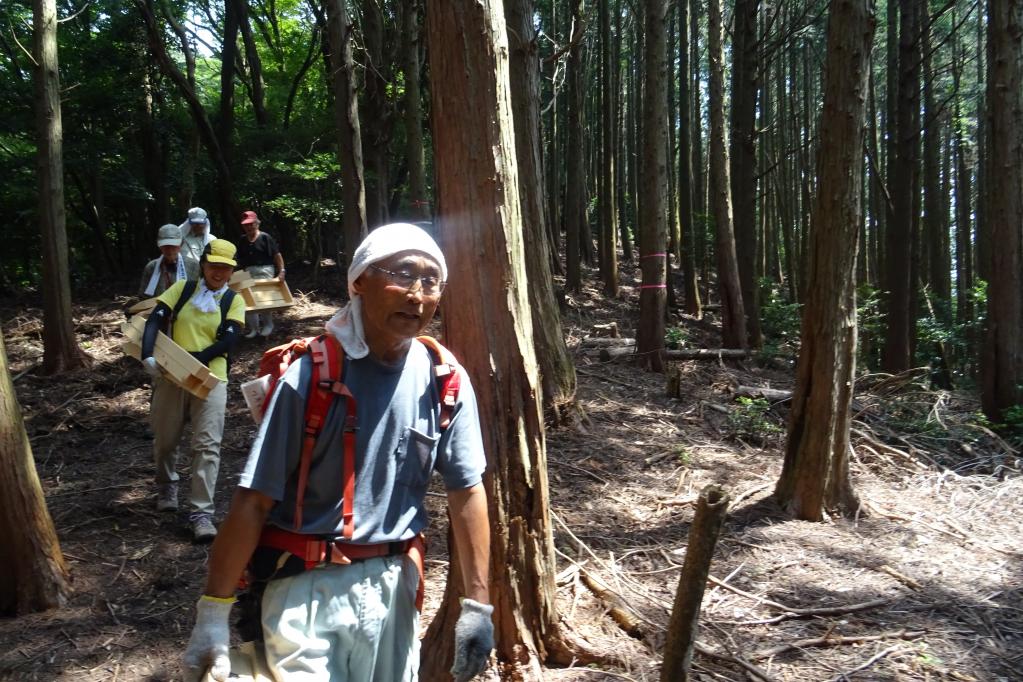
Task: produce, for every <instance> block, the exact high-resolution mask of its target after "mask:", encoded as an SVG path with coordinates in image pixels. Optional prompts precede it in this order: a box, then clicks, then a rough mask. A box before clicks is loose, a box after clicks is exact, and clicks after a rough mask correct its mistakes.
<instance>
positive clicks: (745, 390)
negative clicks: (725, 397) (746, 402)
mask: <svg viewBox="0 0 1023 682" xmlns="http://www.w3.org/2000/svg"><path fill="white" fill-rule="evenodd" d="M735 395H736V396H737V397H742V398H763V399H765V400H774V401H780V402H784V401H786V400H792V391H783V390H781V389H778V388H764V387H762V386H739V387H738V388H736V389H735Z"/></svg>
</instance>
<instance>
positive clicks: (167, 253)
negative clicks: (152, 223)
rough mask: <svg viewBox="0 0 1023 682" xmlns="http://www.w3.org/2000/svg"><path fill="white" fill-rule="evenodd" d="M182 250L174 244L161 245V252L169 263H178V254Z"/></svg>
mask: <svg viewBox="0 0 1023 682" xmlns="http://www.w3.org/2000/svg"><path fill="white" fill-rule="evenodd" d="M180 252H181V247H180V246H173V245H170V244H168V245H167V246H161V247H160V253H162V254H163V259H164V260H165V261H167V262H168V263H177V262H178V254H179V253H180Z"/></svg>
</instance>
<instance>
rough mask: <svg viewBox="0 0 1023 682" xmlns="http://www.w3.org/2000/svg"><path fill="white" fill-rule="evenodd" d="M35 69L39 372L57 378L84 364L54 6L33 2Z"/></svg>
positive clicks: (41, 0)
mask: <svg viewBox="0 0 1023 682" xmlns="http://www.w3.org/2000/svg"><path fill="white" fill-rule="evenodd" d="M32 17H33V29H34V43H33V57H34V58H35V62H36V63H35V69H34V70H33V76H34V81H35V118H36V140H37V145H38V146H37V148H36V169H37V171H38V174H39V176H38V177H39V204H38V206H39V231H40V233H41V237H42V240H41V242H42V243H41V246H42V256H43V373H44V374H57V373H60V372H64V371H67V370H71V369H75V368H77V367H82V366H83V365H86V364H88V363H89V358H88V356H86V355H85V353H84V352H83V351H82V349H81V348H79V347H78V341H77V340H76V339H75V322H74V319H73V318H72V317H71V274H70V272H69V271H68V245H67V231H66V226H65V215H64V153H63V144H64V127H63V123H62V121H61V114H60V76H59V72H58V66H57V8H56V5H55V4H54V2H53V1H52V0H36V2H34V3H33V4H32Z"/></svg>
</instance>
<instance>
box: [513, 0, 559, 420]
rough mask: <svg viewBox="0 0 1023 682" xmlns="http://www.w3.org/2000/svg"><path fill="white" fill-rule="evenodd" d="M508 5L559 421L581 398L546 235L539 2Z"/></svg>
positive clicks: (523, 168)
mask: <svg viewBox="0 0 1023 682" xmlns="http://www.w3.org/2000/svg"><path fill="white" fill-rule="evenodd" d="M504 8H505V18H506V20H507V25H508V43H509V50H510V52H509V83H510V87H511V105H512V114H513V116H514V126H515V156H516V160H517V161H518V179H519V185H518V190H519V206H520V210H521V212H522V230H523V232H524V235H523V236H524V246H523V248H524V249H525V259H526V260H525V263H526V273H527V276H528V281H529V310H530V313H531V315H532V319H533V334H534V338H533V343H534V345H535V348H536V356H537V360H538V361H539V363H540V378H541V380H542V382H543V406H544V410H545V411H546V412H547V413H548V414H550V415H551V416H552V417H553V419H554V421H556V422H557V421H560V419H561V414H562V412H563V410H564V409H565V408H567V407H568V406H569V405H570V404H572V403H574V402H575V389H576V378H575V365H574V364H573V362H572V358H571V356H570V355H569V354H568V347H567V346H566V345H565V335H564V331H563V330H562V327H561V313H560V312H559V310H558V302H557V299H556V297H555V295H554V278H553V276H552V275H551V266H550V263H551V254H550V245H549V243H548V241H547V237H546V235H547V230H548V227H547V221H548V218H547V204H546V202H545V201H544V193H543V188H544V177H543V170H544V169H543V165H542V163H541V156H540V71H539V60H538V59H537V49H538V46H537V40H536V31H535V29H534V28H533V12H534V8H533V1H532V0H505V6H504Z"/></svg>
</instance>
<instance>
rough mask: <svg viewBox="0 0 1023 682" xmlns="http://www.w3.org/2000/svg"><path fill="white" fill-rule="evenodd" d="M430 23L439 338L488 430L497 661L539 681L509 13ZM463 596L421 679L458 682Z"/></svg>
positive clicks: (430, 9) (538, 564) (444, 613)
mask: <svg viewBox="0 0 1023 682" xmlns="http://www.w3.org/2000/svg"><path fill="white" fill-rule="evenodd" d="M426 19H427V20H426V26H427V39H428V45H429V59H430V73H431V93H432V102H433V107H432V113H433V115H432V120H433V139H434V155H435V159H436V177H437V190H438V191H437V197H438V209H439V210H438V226H439V235H440V241H441V246H442V248H443V249H444V251H445V253H446V255H447V257H448V262H449V265H450V272H451V274H450V280H451V286H449V287H448V292H449V293H448V294H447V298H446V300H445V302H444V328H443V332H444V340H445V342H446V343H448V344H449V345H450V346H451V348H452V349H453V350H454V351H455V353H456V354H457V355H458V356H459V357H460V358H461V360H462V362H463V364H464V365H465V367H466V369H467V371H468V372H469V375H470V376H471V377H472V380H473V383H474V385H475V388H476V393H477V399H478V402H479V410H480V415H481V417H482V419H483V434H484V447H485V448H486V451H487V456H488V461H489V463H490V468H489V472H490V473H488V475H487V477H486V480H485V483H486V487H487V492H488V498H489V504H490V522H491V528H492V530H491V537H492V544H491V549H490V553H491V565H490V577H491V594H490V597H491V600H492V602H493V604H494V605H495V612H494V623H495V628H496V639H497V656H498V659H499V661H500V662H501V663H502V665H503V666H504V667H505V670H506V672H508V673H511V672H513V671H515V674H516V675H518V676H520V677H522V678H525V679H540V670H539V662H540V661H544V660H546V659H547V658H548V657H549V656H550V655H551V654H552V653H556V652H557V650H558V649H559V648H561V645H560V634H559V627H558V618H557V613H556V610H555V584H554V573H555V561H554V543H553V538H552V533H551V526H550V517H549V492H548V485H547V461H546V452H545V449H544V433H543V420H542V417H541V404H540V390H539V377H538V376H537V362H536V355H535V352H534V348H533V339H534V335H533V329H532V321H531V318H530V312H529V305H530V301H529V298H528V294H527V292H526V287H527V275H526V267H525V263H524V257H525V248H524V245H523V232H522V224H521V213H520V207H519V200H518V191H517V189H518V175H517V172H516V160H515V149H516V146H515V141H514V139H513V123H512V111H511V97H510V93H509V80H508V61H507V59H508V57H507V55H508V44H507V38H506V33H505V23H504V16H503V14H502V5H501V3H499V2H497V3H494V4H491V3H490V2H479V3H442V2H431V3H428V5H427V12H426ZM481 112H482V113H484V114H485V115H481ZM460 590H461V584H460V582H458V581H453V580H452V576H450V575H449V580H448V585H447V589H446V591H445V598H444V601H443V603H442V605H441V608H440V610H439V611H438V613H437V615H436V617H435V618H434V621H433V622H432V623H431V625H430V629H429V631H428V632H427V635H426V639H425V641H424V643H423V649H424V651H428V652H430V653H429V655H427V656H424V657H423V662H422V669H421V673H420V675H421V677H422V679H424V680H445V679H449V677H448V674H447V671H448V669H450V667H451V660H452V634H453V633H452V627H451V626H452V624H453V622H454V620H455V618H456V617H457V613H458V603H457V600H456V599H455V597H456V595H457V594H458V592H459V591H460Z"/></svg>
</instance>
